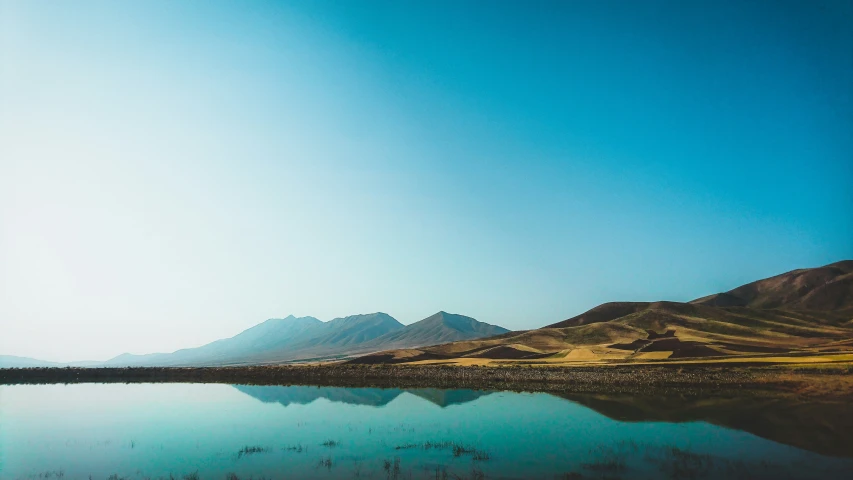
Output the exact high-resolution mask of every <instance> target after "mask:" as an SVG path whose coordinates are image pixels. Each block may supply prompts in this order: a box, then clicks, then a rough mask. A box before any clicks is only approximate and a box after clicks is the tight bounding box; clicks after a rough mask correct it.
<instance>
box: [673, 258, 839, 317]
mask: <svg viewBox="0 0 853 480" xmlns="http://www.w3.org/2000/svg"><path fill="white" fill-rule="evenodd" d="M690 303H693V304H697V305H708V306H714V307H749V308H761V309H783V310H805V311H810V310H814V311H835V312H843V314H846V315H847V316H849V315H850V313H853V260H845V261H841V262H837V263H833V264H830V265H826V266H824V267H818V268H804V269H800V270H794V271H791V272H788V273H783V274H781V275H777V276H775V277H770V278H767V279H764V280H759V281H757V282H752V283H748V284H746V285H743V286H740V287H738V288H735V289H734V290H729V291H728V292H724V293H717V294H714V295H709V296H707V297H703V298H699V299H696V300H693V301H692V302H690Z"/></svg>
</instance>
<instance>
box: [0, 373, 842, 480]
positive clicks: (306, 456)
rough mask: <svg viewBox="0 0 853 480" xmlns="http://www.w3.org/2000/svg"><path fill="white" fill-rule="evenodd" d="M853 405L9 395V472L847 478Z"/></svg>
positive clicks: (5, 400)
mask: <svg viewBox="0 0 853 480" xmlns="http://www.w3.org/2000/svg"><path fill="white" fill-rule="evenodd" d="M849 420H850V407H849V406H847V405H844V404H843V403H838V404H830V403H828V402H823V403H817V404H816V403H796V402H793V401H790V400H787V401H783V400H780V399H763V400H761V399H754V398H753V399H749V398H717V399H714V398H707V397H688V396H674V397H663V398H661V397H658V398H645V397H634V396H604V395H565V396H562V398H561V397H560V396H555V395H550V394H530V393H514V392H490V391H475V390H434V389H374V388H330V387H321V388H317V387H306V386H289V387H259V386H233V387H232V386H228V385H185V384H169V385H163V384H136V385H119V384H110V385H94V384H81V385H68V386H65V385H39V386H13V387H0V478H3V479H6V478H9V479H17V478H22V479H23V478H33V479H36V478H60V477H61V478H83V479H88V478H89V476H90V475H91V478H93V479H107V478H110V477H111V476H113V477H112V478H113V479H121V478H127V479H131V478H133V479H144V478H170V476H172V477H173V478H184V477H186V478H190V479H194V478H200V479H222V478H227V479H229V480H236V479H246V478H254V479H255V480H257V479H259V478H266V479H280V478H322V479H344V478H384V479H391V478H397V479H402V478H413V479H417V478H429V479H435V478H548V479H553V478H622V479H635V478H636V479H657V478H815V479H817V478H820V479H826V478H846V475H847V474H848V473H849V471H851V470H853V459H851V458H850V456H851V455H853V452H851V451H850V448H849V447H850V445H851V443H850V435H851V434H850V432H851V431H853V429H851V426H850V424H849Z"/></svg>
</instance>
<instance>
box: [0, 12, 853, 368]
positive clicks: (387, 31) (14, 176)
mask: <svg viewBox="0 0 853 480" xmlns="http://www.w3.org/2000/svg"><path fill="white" fill-rule="evenodd" d="M851 90H853V3H852V2H851V1H850V0H847V1H835V2H832V1H807V0H803V1H794V2H792V1H782V0H780V1H774V2H768V1H743V0H738V1H718V0H717V1H708V2H702V1H691V2H682V1H671V2H657V1H642V2H638V1H632V0H622V1H615V0H610V1H603V2H602V1H580V0H573V1H553V2H544V1H525V2H521V1H518V2H510V1H490V2H461V1H458V0H453V1H436V0H430V1H420V2H392V1H389V2H368V1H352V2H339V1H329V2H299V1H293V2H259V1H255V2H234V1H225V2H214V1H204V2H201V1H198V2H186V1H177V2H175V1H169V2H157V1H145V2H130V1H104V2H61V1H54V2H42V1H30V0H27V1H9V0H0V324H1V326H0V354H9V355H22V356H31V357H37V358H42V359H47V360H81V359H106V358H109V357H112V356H114V355H117V354H120V353H122V352H132V353H149V352H155V351H172V350H175V349H178V348H182V347H190V346H197V345H201V344H203V343H206V342H209V341H212V340H215V339H218V338H222V337H227V336H231V335H234V334H236V333H238V332H240V331H241V330H243V329H245V328H248V327H250V326H252V325H254V324H256V323H258V322H260V321H263V320H264V319H267V318H270V317H283V316H286V315H288V314H295V315H313V316H316V317H318V318H320V319H323V320H328V319H331V318H333V317H337V316H344V315H349V314H355V313H368V312H374V311H383V312H387V313H389V314H391V315H393V316H394V317H396V318H397V319H399V320H400V321H402V322H403V323H411V322H414V321H417V320H419V319H422V318H424V317H426V316H428V315H430V314H432V313H434V312H436V311H438V310H446V311H450V312H454V313H462V314H466V315H469V316H472V317H475V318H477V319H479V320H482V321H486V322H490V323H495V324H499V325H502V326H504V327H507V328H511V329H523V328H534V327H539V326H542V325H545V324H548V323H552V322H556V321H559V320H562V319H565V318H568V317H570V316H573V315H576V314H578V313H581V312H582V311H584V310H586V309H589V308H591V307H594V306H596V305H598V304H600V303H602V302H605V301H614V300H659V299H667V300H689V299H692V298H695V297H699V296H702V295H706V294H709V293H713V292H717V291H721V290H727V289H730V288H733V287H735V286H737V285H739V284H742V283H746V282H749V281H752V280H756V279H758V278H762V277H766V276H770V275H773V274H777V273H781V272H784V271H787V270H791V269H794V268H800V267H813V266H818V265H823V264H826V263H831V262H834V261H838V260H841V259H846V258H853V160H851V159H852V158H853V92H851Z"/></svg>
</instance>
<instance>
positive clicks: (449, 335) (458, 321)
mask: <svg viewBox="0 0 853 480" xmlns="http://www.w3.org/2000/svg"><path fill="white" fill-rule="evenodd" d="M507 332H509V330H507V329H505V328H503V327H498V326H496V325H490V324H488V323H483V322H479V321H477V320H474V319H473V318H471V317H466V316H464V315H456V314H453V313H447V312H438V313H436V314H435V315H431V316H429V317H427V318H425V319H423V320H420V321H418V322H415V323H413V324H411V325H408V326H406V327H405V328H402V329H400V330H397V331H396V332H392V333H388V334H385V335H383V336H381V337H379V338H377V339H376V340H374V341H373V342H370V343H368V344H366V345H365V347H368V348H384V349H388V348H413V347H421V346H425V345H435V344H438V343H447V342H455V341H460V340H473V339H476V338H485V337H493V336H495V335H500V334H502V333H507Z"/></svg>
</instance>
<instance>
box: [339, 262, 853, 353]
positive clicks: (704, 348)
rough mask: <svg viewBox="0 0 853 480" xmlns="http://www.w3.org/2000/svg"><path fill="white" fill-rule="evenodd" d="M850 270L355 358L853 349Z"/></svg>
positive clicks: (851, 265)
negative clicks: (471, 338)
mask: <svg viewBox="0 0 853 480" xmlns="http://www.w3.org/2000/svg"><path fill="white" fill-rule="evenodd" d="M851 272H853V261H844V262H838V263H835V264H832V265H827V266H825V267H820V268H814V269H801V270H795V271H792V272H788V273H786V274H782V275H777V276H775V277H772V278H769V279H766V280H759V281H757V282H753V283H750V284H747V285H744V286H742V287H738V288H736V289H734V290H731V291H729V292H726V293H722V294H716V295H711V296H708V297H704V298H700V299H697V300H694V301H693V302H689V303H680V302H613V303H605V304H603V305H600V306H598V307H595V308H593V309H591V310H589V311H587V312H585V313H583V314H581V315H578V316H576V317H572V318H569V319H567V320H564V321H561V322H558V323H555V324H553V325H549V326H547V327H544V328H540V329H537V330H528V331H521V332H510V333H507V334H504V335H500V336H496V337H491V338H487V339H482V340H473V341H464V342H454V343H448V344H444V345H437V346H433V347H426V348H420V349H407V350H405V351H390V352H381V353H378V354H374V355H372V356H370V357H365V358H361V359H356V360H355V362H360V363H386V362H390V363H403V362H437V361H449V360H453V361H459V362H460V363H478V361H477V360H475V359H480V360H489V359H491V360H541V361H543V362H549V363H550V362H575V361H577V362H584V361H608V360H613V361H642V360H664V359H686V358H708V357H725V356H745V357H746V356H760V355H771V354H797V355H801V354H802V355H806V354H816V353H833V352H851V351H853V309H851V299H853V280H851V278H853V276H851V275H853V274H851ZM463 360H464V361H463ZM479 363H482V362H479Z"/></svg>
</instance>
